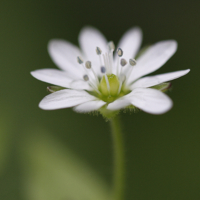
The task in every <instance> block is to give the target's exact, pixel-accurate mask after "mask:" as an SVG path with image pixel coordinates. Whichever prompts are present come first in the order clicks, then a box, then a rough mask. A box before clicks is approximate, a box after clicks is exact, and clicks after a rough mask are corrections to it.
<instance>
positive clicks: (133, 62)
mask: <svg viewBox="0 0 200 200" xmlns="http://www.w3.org/2000/svg"><path fill="white" fill-rule="evenodd" d="M129 64H130V65H131V66H132V67H131V69H130V70H129V72H128V75H127V77H126V81H127V80H128V79H129V77H130V75H131V72H132V70H133V66H135V65H136V64H137V62H136V60H135V59H132V58H131V59H129Z"/></svg>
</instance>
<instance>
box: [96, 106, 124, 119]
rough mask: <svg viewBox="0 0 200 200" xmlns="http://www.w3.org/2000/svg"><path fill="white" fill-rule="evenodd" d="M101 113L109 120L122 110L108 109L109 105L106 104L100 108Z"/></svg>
mask: <svg viewBox="0 0 200 200" xmlns="http://www.w3.org/2000/svg"><path fill="white" fill-rule="evenodd" d="M98 111H99V112H100V113H101V115H102V116H103V117H104V118H105V119H106V120H109V119H112V118H114V117H115V116H116V115H118V114H119V112H120V110H116V111H112V110H108V109H107V105H104V106H103V107H101V108H100V109H99V110H98Z"/></svg>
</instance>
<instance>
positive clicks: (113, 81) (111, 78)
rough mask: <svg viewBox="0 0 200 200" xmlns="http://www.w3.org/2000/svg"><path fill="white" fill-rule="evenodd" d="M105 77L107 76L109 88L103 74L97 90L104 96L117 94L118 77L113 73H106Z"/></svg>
mask: <svg viewBox="0 0 200 200" xmlns="http://www.w3.org/2000/svg"><path fill="white" fill-rule="evenodd" d="M107 77H108V84H109V86H110V87H109V88H108V87H107V81H106V78H105V76H103V78H102V79H101V82H100V84H99V90H100V91H101V93H102V95H104V96H109V95H111V96H118V91H119V85H120V82H119V80H118V77H117V76H116V75H114V74H111V75H107Z"/></svg>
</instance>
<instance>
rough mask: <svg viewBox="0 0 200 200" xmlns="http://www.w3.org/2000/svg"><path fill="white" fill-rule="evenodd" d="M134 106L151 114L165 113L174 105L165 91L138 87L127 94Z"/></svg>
mask: <svg viewBox="0 0 200 200" xmlns="http://www.w3.org/2000/svg"><path fill="white" fill-rule="evenodd" d="M125 98H126V99H127V100H128V101H130V102H131V104H133V105H134V106H136V107H138V108H140V109H141V110H143V111H145V112H147V113H151V114H163V113H165V112H167V111H168V110H169V109H170V108H171V107H172V105H173V103H172V100H171V99H170V98H169V97H168V96H167V95H166V94H164V93H162V92H160V91H158V90H155V89H151V88H137V89H134V90H133V91H132V92H131V93H129V94H128V95H126V96H125Z"/></svg>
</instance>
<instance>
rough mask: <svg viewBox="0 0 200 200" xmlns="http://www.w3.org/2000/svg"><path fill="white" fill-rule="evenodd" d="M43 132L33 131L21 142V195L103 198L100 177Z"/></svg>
mask: <svg viewBox="0 0 200 200" xmlns="http://www.w3.org/2000/svg"><path fill="white" fill-rule="evenodd" d="M44 132H45V131H41V130H38V131H35V132H34V133H33V134H31V136H30V137H27V139H26V140H24V144H22V146H21V152H22V163H23V167H22V169H23V171H24V194H25V199H28V200H55V199H61V200H86V199H87V200H107V199H108V198H109V191H108V186H107V184H106V183H105V182H104V181H103V180H102V178H100V177H98V176H97V174H96V173H95V172H94V170H93V169H91V167H89V166H88V165H86V164H85V163H84V162H83V161H82V160H81V159H79V158H78V157H76V156H75V155H74V154H73V153H72V152H71V151H70V150H69V149H68V148H67V147H65V146H63V144H61V142H58V141H56V138H53V137H50V136H49V135H48V134H47V133H44Z"/></svg>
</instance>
